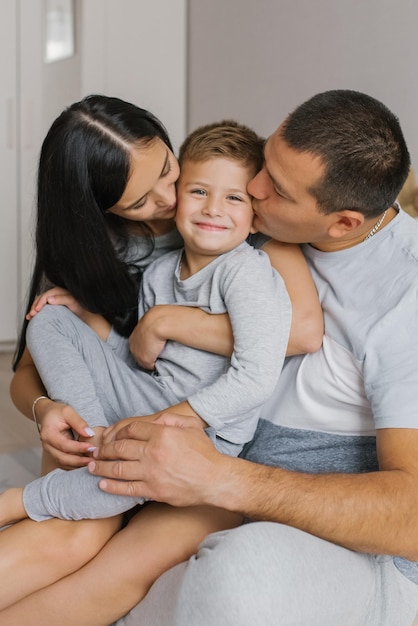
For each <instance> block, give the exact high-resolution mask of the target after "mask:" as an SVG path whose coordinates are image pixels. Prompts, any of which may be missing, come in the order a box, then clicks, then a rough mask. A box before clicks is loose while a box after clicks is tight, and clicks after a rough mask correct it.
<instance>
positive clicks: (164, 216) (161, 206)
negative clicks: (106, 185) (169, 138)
mask: <svg viewBox="0 0 418 626" xmlns="http://www.w3.org/2000/svg"><path fill="white" fill-rule="evenodd" d="M179 174H180V168H179V165H178V163H177V159H176V158H175V156H174V154H173V153H172V152H171V150H170V149H169V147H168V146H166V144H165V143H164V142H163V141H162V140H161V139H160V138H159V137H156V138H155V139H154V140H153V141H152V142H151V143H149V144H148V145H146V146H144V145H138V146H136V147H133V148H132V150H131V172H130V175H129V179H128V183H127V185H126V187H125V191H124V192H123V194H122V197H121V198H120V200H119V201H118V202H117V203H116V204H115V205H114V206H113V207H111V208H110V209H109V213H113V214H114V215H118V216H119V217H123V218H124V219H127V220H131V221H134V222H153V221H155V220H171V219H173V218H174V216H175V213H176V188H175V184H176V181H177V179H178V177H179ZM151 228H152V227H151Z"/></svg>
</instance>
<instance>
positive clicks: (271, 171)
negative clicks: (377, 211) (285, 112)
mask: <svg viewBox="0 0 418 626" xmlns="http://www.w3.org/2000/svg"><path fill="white" fill-rule="evenodd" d="M323 173H324V166H323V164H322V162H321V159H320V158H319V157H316V156H313V155H312V154H310V153H309V152H297V151H296V150H293V149H292V148H290V147H289V146H288V145H287V143H286V142H285V141H284V139H283V138H282V137H281V136H280V128H279V129H278V130H277V131H276V132H275V133H274V134H273V135H272V136H271V137H269V139H268V140H267V142H266V145H265V150H264V165H263V168H262V169H261V171H260V172H259V173H258V174H257V175H256V176H255V177H254V178H253V179H252V180H251V181H250V182H249V184H248V187H247V190H248V193H249V194H250V195H251V196H253V209H254V212H255V217H254V223H253V226H254V227H255V229H256V230H258V231H260V232H262V233H264V234H266V235H269V236H270V237H272V238H273V239H278V240H279V241H284V242H289V243H315V242H317V243H318V244H320V243H321V242H326V241H328V240H329V236H328V228H329V226H330V224H331V223H332V222H333V221H335V216H334V217H333V216H329V215H328V216H327V215H324V214H322V213H319V211H318V208H317V201H316V199H315V198H314V197H313V195H312V194H311V193H310V191H309V189H310V188H311V187H313V186H314V185H315V183H317V182H318V181H319V180H320V179H321V178H322V176H323Z"/></svg>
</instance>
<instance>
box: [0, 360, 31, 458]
mask: <svg viewBox="0 0 418 626" xmlns="http://www.w3.org/2000/svg"><path fill="white" fill-rule="evenodd" d="M11 363H12V354H11V353H0V453H4V452H7V453H10V452H15V451H17V450H24V449H28V448H33V447H35V446H39V445H40V443H39V436H38V432H37V430H36V427H35V424H34V423H33V422H32V421H31V420H29V419H27V418H26V417H25V416H24V415H22V414H21V413H19V411H18V410H17V409H16V408H15V406H14V405H13V403H12V401H11V399H10V394H9V385H10V381H11V379H12V375H13V373H12V366H11Z"/></svg>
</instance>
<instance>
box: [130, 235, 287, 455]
mask: <svg viewBox="0 0 418 626" xmlns="http://www.w3.org/2000/svg"><path fill="white" fill-rule="evenodd" d="M182 254H183V252H182V251H181V250H180V251H174V252H172V253H169V254H166V255H164V256H163V257H161V258H160V259H158V260H156V261H155V262H154V263H152V264H151V265H150V266H149V267H148V269H147V270H146V272H145V273H144V276H143V281H142V287H141V294H140V298H139V315H140V316H141V315H142V314H144V313H145V311H147V310H148V309H149V308H151V307H152V306H154V305H156V304H173V303H175V304H177V305H179V306H192V307H198V308H200V309H203V310H204V311H207V312H209V313H211V314H215V315H216V314H222V313H226V312H228V315H229V318H230V321H231V324H232V329H233V333H234V352H233V354H232V356H231V359H227V358H225V357H222V356H220V355H215V354H211V353H208V352H206V353H205V352H202V351H200V350H199V351H198V350H195V349H193V348H190V347H188V346H184V345H182V344H179V343H176V342H170V341H168V342H167V344H166V346H165V348H164V350H163V351H162V353H161V354H160V356H159V358H158V361H157V366H156V370H157V371H156V375H158V377H160V378H161V379H162V380H164V383H165V384H166V385H168V386H169V387H171V389H172V390H173V392H174V394H175V395H176V396H178V397H181V396H182V395H183V394H184V386H185V383H186V380H188V384H189V387H190V386H191V385H192V386H193V388H194V389H197V391H196V392H194V393H192V394H191V395H189V396H188V398H187V399H188V402H189V404H190V405H191V406H192V408H193V409H194V410H195V411H196V413H197V414H198V415H199V416H200V417H201V418H202V419H204V420H205V421H206V422H207V423H208V424H209V425H210V426H212V427H213V428H214V429H215V430H216V432H217V434H218V436H220V437H222V438H224V439H227V440H228V441H232V442H233V443H245V442H246V441H248V440H249V439H251V437H252V435H253V433H254V430H255V427H256V424H257V418H258V410H259V408H260V406H261V405H262V403H263V402H264V401H265V400H266V399H267V398H268V397H269V395H270V393H271V392H272V391H273V389H274V387H275V384H276V382H277V380H278V377H279V374H280V371H281V368H282V365H283V361H284V357H285V354H286V348H287V342H288V337H289V330H290V322H291V305H290V300H289V296H288V294H287V291H286V288H285V285H284V282H283V279H282V278H281V277H280V276H279V274H278V273H277V272H276V271H275V270H274V269H273V268H272V267H271V265H270V260H269V258H268V256H267V255H266V254H265V253H264V252H262V251H260V250H255V249H254V248H252V247H251V246H249V245H248V244H247V243H243V244H241V245H240V246H238V247H237V248H235V249H234V250H232V251H230V252H227V253H225V254H223V255H221V256H219V257H218V258H217V259H215V260H213V261H211V263H209V264H208V265H207V266H206V267H204V268H203V269H202V270H200V271H199V272H197V273H196V274H194V275H193V276H191V277H189V278H187V279H186V280H181V279H180V270H181V259H182ZM202 386H203V388H202Z"/></svg>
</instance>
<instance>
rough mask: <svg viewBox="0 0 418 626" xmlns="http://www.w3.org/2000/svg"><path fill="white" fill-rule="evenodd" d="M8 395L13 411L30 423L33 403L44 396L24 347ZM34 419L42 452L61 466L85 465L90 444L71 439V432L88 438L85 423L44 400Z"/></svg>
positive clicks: (69, 409) (70, 411)
mask: <svg viewBox="0 0 418 626" xmlns="http://www.w3.org/2000/svg"><path fill="white" fill-rule="evenodd" d="M10 396H11V398H12V401H13V403H14V404H15V406H16V408H17V409H18V410H19V411H20V412H21V413H23V415H25V416H26V417H28V418H29V419H30V420H33V413H32V406H33V402H34V400H35V399H36V398H39V397H40V396H47V392H46V390H45V387H44V386H43V384H42V381H41V378H40V377H39V374H38V372H37V370H36V367H35V364H34V362H33V360H32V357H31V355H30V352H29V350H28V349H27V348H25V351H24V353H23V355H22V358H21V360H20V362H19V364H18V366H17V369H16V372H15V373H14V375H13V378H12V381H11V383H10ZM36 417H37V421H38V423H39V424H40V426H41V440H42V445H43V448H44V451H45V452H47V453H48V454H49V455H51V456H52V457H53V459H54V460H55V461H56V462H58V463H59V464H60V465H62V466H66V467H80V466H82V465H86V463H87V462H88V458H87V457H86V456H85V454H86V453H87V451H88V449H89V448H90V447H91V443H89V442H88V441H87V442H81V441H75V440H74V439H73V438H72V430H75V431H76V432H77V433H78V434H79V435H80V436H89V435H90V432H89V431H86V430H85V429H86V428H88V424H87V422H86V421H85V420H84V419H83V418H82V417H81V416H80V415H79V414H78V413H76V411H74V409H73V408H72V407H71V406H69V405H67V404H63V403H61V402H55V401H53V400H51V399H50V398H48V397H45V398H42V399H41V400H39V401H38V402H37V404H36Z"/></svg>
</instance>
